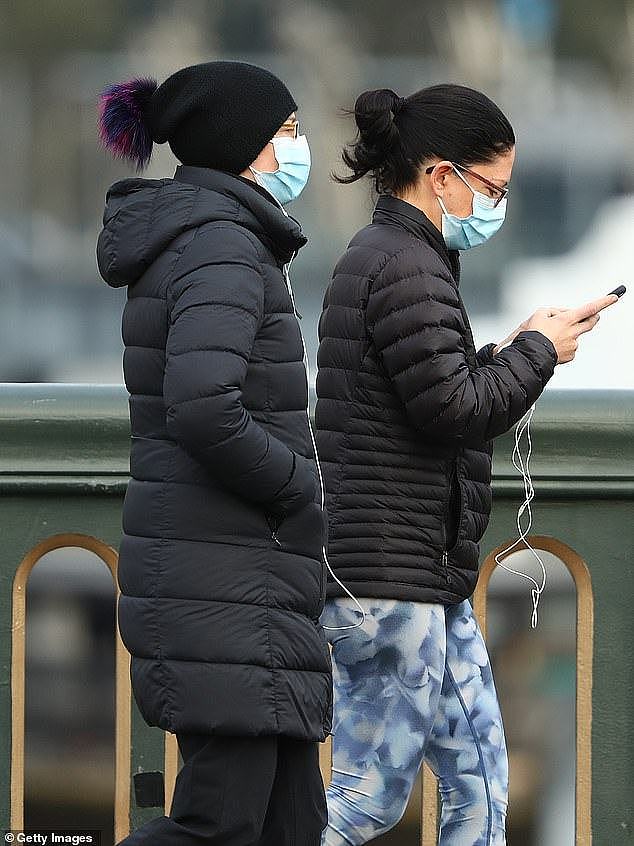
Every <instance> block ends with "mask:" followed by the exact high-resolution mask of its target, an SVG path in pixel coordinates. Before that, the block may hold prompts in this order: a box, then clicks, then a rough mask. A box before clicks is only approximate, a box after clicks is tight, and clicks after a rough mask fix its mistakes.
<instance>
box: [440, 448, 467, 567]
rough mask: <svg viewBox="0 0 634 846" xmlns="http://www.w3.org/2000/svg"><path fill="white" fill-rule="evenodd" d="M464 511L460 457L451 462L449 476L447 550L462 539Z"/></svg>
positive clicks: (451, 549)
mask: <svg viewBox="0 0 634 846" xmlns="http://www.w3.org/2000/svg"><path fill="white" fill-rule="evenodd" d="M463 513H464V494H463V491H462V485H461V480H460V467H459V458H457V457H456V458H455V459H454V460H453V461H452V463H451V470H450V477H449V500H448V504H447V512H446V515H445V551H446V552H452V551H453V550H454V549H455V548H456V546H457V545H458V541H459V540H460V530H461V527H462V518H463Z"/></svg>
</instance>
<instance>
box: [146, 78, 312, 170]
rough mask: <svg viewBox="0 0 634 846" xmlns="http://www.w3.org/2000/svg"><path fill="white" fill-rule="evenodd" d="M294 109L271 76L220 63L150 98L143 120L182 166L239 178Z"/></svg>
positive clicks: (172, 83) (162, 88)
mask: <svg viewBox="0 0 634 846" xmlns="http://www.w3.org/2000/svg"><path fill="white" fill-rule="evenodd" d="M296 109H297V103H296V102H295V101H294V100H293V97H292V96H291V93H290V92H289V90H288V88H287V87H286V86H285V85H284V83H283V82H282V81H281V80H279V79H278V78H277V77H276V76H275V75H274V74H272V73H271V72H270V71H267V70H265V69H264V68H260V67H257V65H251V64H248V63H247V62H226V61H218V62H205V63H203V64H199V65H191V66H190V67H186V68H182V69H181V70H179V71H176V73H174V74H172V76H170V77H168V78H167V79H166V80H165V82H163V83H162V84H161V85H159V87H158V88H157V89H156V91H154V93H153V94H152V96H151V97H150V99H149V101H148V103H147V106H146V108H145V109H144V118H145V121H146V123H147V125H148V128H149V130H150V133H151V136H152V140H153V141H156V142H157V143H158V144H162V143H164V142H165V141H167V142H168V143H169V145H170V147H171V149H172V152H173V153H174V155H175V156H176V158H177V159H179V161H181V162H182V163H183V164H185V165H195V166H199V167H212V168H216V169H217V170H224V171H228V172H229V173H241V172H242V171H243V170H245V168H247V167H248V166H249V165H250V164H251V162H252V161H254V160H255V159H256V158H257V156H258V153H260V152H261V150H262V149H263V148H264V147H265V146H266V144H267V143H268V142H269V141H270V140H271V138H272V137H273V136H274V135H275V133H276V132H277V130H278V129H279V128H280V126H281V125H282V124H283V123H284V121H285V120H286V119H287V117H288V116H289V115H290V114H291V112H294V111H295V110H296Z"/></svg>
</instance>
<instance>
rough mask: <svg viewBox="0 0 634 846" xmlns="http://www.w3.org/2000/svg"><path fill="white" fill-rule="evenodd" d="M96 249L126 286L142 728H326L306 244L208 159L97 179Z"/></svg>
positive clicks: (131, 578) (108, 271) (130, 541)
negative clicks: (301, 256) (296, 285)
mask: <svg viewBox="0 0 634 846" xmlns="http://www.w3.org/2000/svg"><path fill="white" fill-rule="evenodd" d="M103 224H104V225H103V230H102V231H101V233H100V235H99V239H98V244H97V261H98V265H99V269H100V272H101V274H102V276H103V278H104V279H105V281H106V282H107V283H108V284H109V285H111V286H113V287H120V286H123V285H127V301H126V304H125V308H124V311H123V320H122V337H123V342H124V345H125V350H124V358H123V366H124V377H125V383H126V387H127V389H128V391H129V394H130V397H129V403H130V422H131V434H132V439H131V451H130V475H131V478H130V482H129V484H128V487H127V490H126V494H125V498H124V504H123V517H122V528H123V536H122V540H121V544H120V548H119V566H118V574H117V578H118V582H119V587H120V590H121V594H120V596H119V601H118V609H117V613H118V623H119V630H120V633H121V637H122V639H123V641H124V643H125V645H126V647H127V648H128V650H129V652H130V653H131V656H132V658H131V679H132V689H133V693H134V696H135V699H136V702H137V704H138V706H139V708H140V710H141V713H142V714H143V717H144V718H145V720H146V722H147V723H148V724H149V725H155V726H159V727H161V728H163V729H165V730H167V731H171V732H176V731H182V732H194V733H201V734H232V735H258V734H282V735H287V736H291V737H296V738H300V739H307V740H323V739H324V738H325V736H326V735H327V734H328V732H329V731H330V725H331V698H332V695H331V683H332V679H331V670H330V659H329V653H328V647H327V644H326V641H325V638H324V634H323V630H322V628H321V626H320V624H319V616H320V613H321V611H322V608H323V605H324V600H325V574H324V565H323V562H322V555H321V546H322V543H323V542H324V540H325V531H326V525H325V517H324V514H323V511H322V508H321V504H320V494H319V489H318V485H317V471H316V464H315V458H314V454H313V450H312V442H311V438H310V432H309V428H308V416H307V412H306V404H307V402H306V401H307V384H306V373H305V369H304V364H303V349H302V343H301V334H300V330H299V325H298V321H297V318H296V316H295V314H294V312H293V307H292V304H291V298H290V295H289V291H288V288H287V284H286V280H285V278H284V274H283V265H284V264H285V263H287V262H288V261H289V260H290V258H291V257H292V255H293V254H294V253H295V252H296V251H297V250H298V249H299V248H300V247H301V246H302V245H303V244H304V243H305V242H306V238H305V236H304V235H303V234H302V232H301V230H300V228H299V226H298V224H297V222H296V221H294V220H293V219H292V218H289V217H288V216H287V215H285V213H284V212H283V211H282V209H281V208H280V207H279V206H278V205H277V204H276V203H275V202H274V201H273V200H272V199H270V198H268V197H267V196H266V195H265V193H264V192H262V191H261V190H260V189H259V188H257V186H254V185H252V184H250V183H248V182H247V181H246V180H243V179H241V178H240V177H235V176H231V175H229V174H225V173H221V172H219V171H213V170H211V169H208V168H199V167H192V166H183V165H181V166H179V167H178V168H177V169H176V173H175V175H174V178H173V179H158V180H153V179H140V178H136V179H125V180H121V181H119V182H117V183H115V184H114V185H112V186H111V187H110V189H109V191H108V193H107V197H106V208H105V211H104V218H103Z"/></svg>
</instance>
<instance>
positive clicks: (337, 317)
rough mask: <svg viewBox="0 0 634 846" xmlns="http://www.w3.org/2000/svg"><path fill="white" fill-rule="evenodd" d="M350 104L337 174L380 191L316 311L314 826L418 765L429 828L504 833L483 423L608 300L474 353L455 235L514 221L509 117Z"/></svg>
mask: <svg viewBox="0 0 634 846" xmlns="http://www.w3.org/2000/svg"><path fill="white" fill-rule="evenodd" d="M354 117H355V120H356V124H357V129H358V135H357V139H356V141H355V143H354V144H353V145H351V146H350V147H349V148H348V149H346V150H345V151H344V153H343V159H344V162H345V163H346V165H348V167H349V168H350V169H351V171H352V173H351V174H350V175H349V176H343V177H337V179H338V181H339V182H343V183H349V182H354V181H356V180H358V179H361V178H362V177H364V176H366V175H367V176H369V177H370V178H371V179H372V181H373V183H374V186H375V187H376V190H377V192H378V193H379V197H378V200H377V203H376V207H375V209H374V214H373V217H372V222H371V223H370V224H369V225H367V226H365V227H364V228H363V229H361V230H360V231H359V232H358V233H357V234H356V235H355V236H354V237H353V239H352V240H351V242H350V244H349V246H348V248H347V250H346V251H345V253H344V254H343V256H342V257H341V259H340V260H339V261H338V263H337V265H336V267H335V270H334V274H333V277H332V280H331V282H330V285H329V286H328V289H327V291H326V293H325V296H324V302H323V312H322V315H321V318H320V321H319V350H318V359H317V363H318V375H317V385H316V387H317V405H316V409H315V421H316V437H317V446H318V450H319V455H320V459H321V465H322V469H323V475H324V480H325V486H326V506H327V512H328V520H329V540H328V558H329V561H330V565H331V566H332V568H333V571H334V573H335V574H336V576H337V579H336V580H334V579H331V580H329V582H328V586H327V597H328V599H327V602H326V607H325V610H324V613H323V614H322V623H323V624H324V626H325V628H326V629H327V630H328V631H329V634H330V642H331V644H332V661H333V676H334V721H333V767H332V781H331V784H330V786H329V788H328V790H327V802H328V826H327V828H326V830H325V832H324V835H323V838H322V844H323V846H358V844H363V843H367V842H369V841H370V840H373V839H374V838H375V837H377V836H378V835H380V834H381V833H383V832H385V831H387V830H388V829H390V828H392V827H393V826H394V825H396V823H397V822H398V820H399V819H400V818H401V816H402V815H403V813H404V811H405V808H406V805H407V802H408V799H409V796H410V793H411V790H412V786H413V784H414V781H415V779H416V775H417V773H418V770H419V768H420V765H421V763H422V762H423V761H426V762H427V763H428V764H429V766H430V767H431V768H432V770H433V771H434V773H435V774H436V776H437V778H438V783H439V788H440V795H441V799H442V814H441V825H440V839H439V843H440V844H442V846H502V844H504V843H505V842H506V839H505V819H506V812H507V802H508V761H507V752H506V745H505V738H504V728H503V724H502V717H501V714H500V708H499V705H498V701H497V696H496V690H495V685H494V680H493V676H492V673H491V666H490V663H489V658H488V655H487V649H486V645H485V642H484V640H483V638H482V634H481V632H480V630H479V627H478V623H477V621H476V618H475V616H474V614H473V609H472V606H471V603H470V602H469V597H470V596H471V595H472V593H473V591H474V589H475V586H476V582H477V578H478V555H479V546H478V543H479V541H480V539H481V537H482V535H483V533H484V531H485V529H486V526H487V523H488V520H489V513H490V508H491V486H490V482H491V456H492V441H493V439H494V438H496V437H497V436H498V435H501V434H502V433H503V432H506V431H507V430H508V429H510V428H511V427H512V426H513V425H514V424H515V423H516V422H517V421H519V420H520V419H521V418H522V417H523V416H524V414H525V413H526V412H527V411H528V410H529V409H530V408H531V406H532V404H533V403H534V402H535V401H536V400H537V398H538V397H539V396H540V394H541V393H542V391H543V390H544V387H545V386H546V384H547V382H548V380H549V379H550V378H551V376H552V375H553V371H554V368H555V366H556V365H557V364H562V363H564V362H568V361H571V360H572V358H573V357H574V354H575V350H576V348H577V338H578V337H579V336H580V335H581V334H582V333H584V332H587V331H589V330H590V329H592V328H593V327H594V326H595V325H596V323H597V321H598V319H599V317H598V312H599V311H600V310H601V309H602V308H605V307H606V306H608V305H611V304H612V303H613V302H616V301H617V299H618V298H617V297H616V296H609V297H604V298H601V299H599V300H596V301H595V302H592V303H588V304H587V305H586V306H582V307H580V308H576V309H568V310H564V309H559V308H543V309H540V310H538V311H537V312H535V314H533V315H532V316H531V317H530V318H528V319H527V320H526V321H525V322H524V323H522V324H521V325H520V326H519V327H518V328H517V329H516V330H515V331H514V332H512V333H511V334H510V335H509V336H508V338H506V339H505V340H504V341H503V342H501V343H500V344H495V343H490V344H487V345H486V346H484V347H483V348H482V349H480V350H476V349H475V347H474V344H473V338H472V334H471V328H470V325H469V319H468V316H467V312H466V310H465V307H464V303H463V301H462V297H461V294H460V289H459V286H458V282H459V276H460V264H459V251H460V250H466V249H470V248H472V247H476V246H478V245H480V244H484V243H485V242H486V241H487V240H488V239H489V238H490V237H491V236H492V235H494V234H495V233H496V232H497V231H498V229H499V228H500V226H501V225H502V223H503V221H504V216H505V212H506V203H507V195H508V193H509V187H508V186H509V183H510V180H511V172H512V169H513V162H514V159H515V136H514V133H513V129H512V128H511V125H510V123H509V121H508V120H507V118H506V117H505V116H504V114H503V113H502V112H501V111H500V109H499V108H498V107H497V106H496V105H495V103H493V102H492V101H491V100H490V99H489V98H488V97H486V96H485V95H484V94H482V93H480V92H479V91H475V90H473V89H471V88H466V87H463V86H460V85H436V86H433V87H430V88H425V89H423V90H421V91H418V92H416V93H415V94H412V95H411V96H409V97H399V96H398V95H397V94H396V93H395V92H394V91H391V90H389V89H380V90H377V91H367V92H365V93H364V94H361V95H360V97H359V98H358V99H357V101H356V104H355V108H354ZM355 596H356V598H357V599H358V602H356V601H355V599H354V597H355ZM360 609H361V610H362V611H363V615H361V613H360ZM360 617H362V619H359V618H360Z"/></svg>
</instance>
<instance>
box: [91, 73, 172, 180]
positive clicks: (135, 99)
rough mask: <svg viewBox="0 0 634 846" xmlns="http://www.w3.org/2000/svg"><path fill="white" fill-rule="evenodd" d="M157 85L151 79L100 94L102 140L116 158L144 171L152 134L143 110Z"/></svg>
mask: <svg viewBox="0 0 634 846" xmlns="http://www.w3.org/2000/svg"><path fill="white" fill-rule="evenodd" d="M157 87H158V83H157V81H156V80H155V79H152V78H151V77H143V78H139V79H130V80H128V81H127V82H120V83H117V84H116V85H110V86H109V87H108V88H106V89H105V90H104V91H102V92H101V94H100V95H99V137H100V138H101V141H102V143H103V145H104V147H106V149H108V150H110V151H111V153H112V154H113V155H114V156H116V157H117V158H121V159H129V160H130V161H132V162H134V164H135V166H136V170H137V171H140V170H143V168H144V167H146V166H147V164H148V162H149V161H150V156H151V155H152V135H151V132H150V129H149V127H148V126H147V123H146V122H145V120H144V118H143V111H144V109H145V107H146V106H147V104H148V102H149V100H150V97H151V96H152V94H153V93H154V92H155V91H156V89H157Z"/></svg>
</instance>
